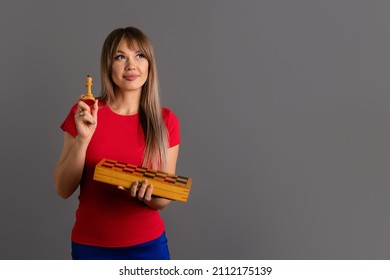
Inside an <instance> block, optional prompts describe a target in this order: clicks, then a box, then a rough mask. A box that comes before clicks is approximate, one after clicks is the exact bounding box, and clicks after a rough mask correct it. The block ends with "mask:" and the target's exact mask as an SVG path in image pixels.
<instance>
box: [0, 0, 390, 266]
mask: <svg viewBox="0 0 390 280" xmlns="http://www.w3.org/2000/svg"><path fill="white" fill-rule="evenodd" d="M129 25H135V26H138V27H139V28H141V29H142V30H144V31H145V32H146V33H147V34H148V35H149V37H150V38H151V40H152V42H153V44H154V46H155V49H156V55H157V63H158V70H159V74H160V80H161V88H162V100H163V105H164V106H167V107H169V108H171V109H172V110H173V111H174V112H175V113H176V114H177V115H178V117H179V118H180V120H181V132H182V145H181V152H180V156H179V162H178V167H177V171H178V173H179V174H182V175H186V176H191V177H193V180H194V184H193V188H192V190H191V195H190V201H189V202H188V203H186V204H184V203H173V204H172V205H171V206H170V207H169V208H168V209H167V210H165V211H163V212H162V215H163V216H164V218H165V221H166V226H167V234H168V237H169V244H170V248H171V253H172V257H173V258H174V259H382V258H383V259H388V258H390V242H389V236H390V224H389V213H390V204H389V203H388V201H389V197H390V190H389V182H390V172H389V170H390V149H389V143H390V127H389V120H390V110H389V109H390V94H389V92H390V80H389V76H390V2H389V1H373V0H370V1H368V0H367V1H362V0H351V1H347V0H327V1H315V0H306V1H304V0H296V1H289V0H286V1H282V0H268V1H260V0H259V1H172V0H170V1H130V0H127V1H105V3H99V1H49V0H47V1H43V0H41V1H27V0H25V1H18V0H12V1H4V0H3V1H1V2H0V35H1V36H0V50H1V51H0V92H1V104H2V106H1V107H2V109H1V111H0V116H1V117H0V125H1V126H0V127H1V138H0V141H1V142H0V143H1V145H0V152H1V159H0V162H1V169H0V170H1V187H0V199H1V204H0V222H1V229H0V242H1V250H0V258H1V259H69V258H70V231H71V227H72V225H73V222H74V214H75V210H76V207H77V196H76V195H75V196H73V197H72V198H70V199H69V200H62V199H61V198H59V197H58V196H57V195H56V193H55V191H54V185H53V183H52V173H53V170H54V167H55V164H56V162H57V159H58V156H59V153H60V150H61V147H62V139H63V134H62V131H61V130H60V129H59V125H60V123H61V122H62V120H63V119H64V118H65V116H66V114H67V113H68V111H69V109H70V107H71V106H72V105H73V103H74V102H75V100H76V98H77V97H78V96H79V95H80V94H82V93H85V87H84V84H85V76H86V75H87V74H90V75H92V76H93V77H94V87H93V92H94V94H95V95H97V94H98V93H99V90H100V81H99V55H100V50H101V46H102V43H103V40H104V38H105V37H106V36H107V34H108V33H109V32H110V31H111V30H113V29H114V28H117V27H125V26H129Z"/></svg>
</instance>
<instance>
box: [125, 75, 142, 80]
mask: <svg viewBox="0 0 390 280" xmlns="http://www.w3.org/2000/svg"><path fill="white" fill-rule="evenodd" d="M123 78H125V79H126V80H128V81H134V80H135V79H137V78H138V75H125V76H123Z"/></svg>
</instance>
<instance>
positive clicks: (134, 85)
mask: <svg viewBox="0 0 390 280" xmlns="http://www.w3.org/2000/svg"><path fill="white" fill-rule="evenodd" d="M101 82H102V92H101V96H100V97H99V98H98V100H97V101H96V102H95V103H94V104H93V105H92V106H89V105H87V104H86V103H84V102H83V101H80V102H78V103H77V104H76V105H74V106H73V108H72V109H71V111H70V113H69V114H68V116H67V117H66V119H65V121H64V122H63V124H62V125H61V128H62V129H63V130H64V145H63V150H62V153H61V155H60V158H59V161H58V164H57V166H56V169H55V173H54V180H55V184H56V190H57V193H58V194H59V195H60V196H61V197H63V198H68V197H69V196H71V195H72V194H73V193H74V192H75V191H76V190H77V188H78V186H79V185H80V194H79V207H78V209H77V213H76V222H75V225H74V227H73V230H72V258H73V259H169V258H170V255H169V250H168V247H167V239H166V237H165V228H164V222H163V220H162V219H161V217H160V215H159V213H158V210H162V209H164V208H165V207H167V205H168V204H169V202H170V200H167V199H164V198H159V197H154V196H152V192H153V186H152V185H150V184H148V182H147V181H142V182H135V183H134V184H133V185H132V186H131V188H130V190H129V191H125V190H124V188H122V187H120V186H118V187H114V186H111V185H108V184H105V183H100V182H96V181H94V180H93V179H92V178H93V172H94V168H95V166H96V164H97V163H98V162H99V161H100V160H101V159H102V158H110V159H114V160H118V161H121V162H127V163H131V164H134V165H143V166H146V167H149V168H153V169H158V170H162V171H165V172H168V173H175V169H176V161H177V157H178V153H179V143H180V136H179V122H178V119H177V118H176V116H175V115H174V114H173V113H172V112H171V111H170V110H169V109H167V108H161V105H160V100H159V94H158V78H157V71H156V62H155V57H154V52H153V47H152V45H151V43H150V41H149V39H148V38H147V36H146V35H145V34H144V33H143V32H142V31H141V30H139V29H137V28H135V27H127V28H120V29H116V30H114V31H112V32H111V33H110V34H109V35H108V37H107V38H106V40H105V42H104V44H103V49H102V53H101ZM138 185H140V187H139V190H138V191H137V187H138Z"/></svg>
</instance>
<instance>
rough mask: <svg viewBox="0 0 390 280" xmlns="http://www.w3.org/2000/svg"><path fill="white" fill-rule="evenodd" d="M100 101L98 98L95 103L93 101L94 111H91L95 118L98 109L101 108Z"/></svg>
mask: <svg viewBox="0 0 390 280" xmlns="http://www.w3.org/2000/svg"><path fill="white" fill-rule="evenodd" d="M98 103H99V101H98V100H97V99H96V101H95V103H93V106H92V111H91V114H92V117H93V118H94V119H95V120H97V112H98V110H99V106H98Z"/></svg>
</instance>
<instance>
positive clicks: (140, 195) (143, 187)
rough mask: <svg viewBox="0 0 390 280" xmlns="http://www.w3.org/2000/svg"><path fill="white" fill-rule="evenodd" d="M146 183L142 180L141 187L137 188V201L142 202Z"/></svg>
mask: <svg viewBox="0 0 390 280" xmlns="http://www.w3.org/2000/svg"><path fill="white" fill-rule="evenodd" d="M147 186H148V185H147V182H146V180H143V181H142V184H141V187H140V188H139V190H138V199H139V200H143V199H144V196H145V193H146V188H147Z"/></svg>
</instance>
